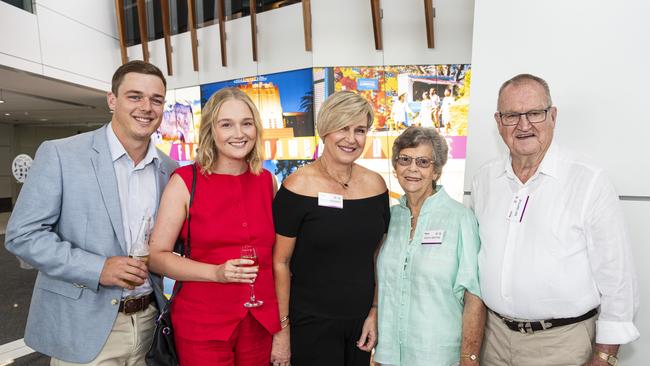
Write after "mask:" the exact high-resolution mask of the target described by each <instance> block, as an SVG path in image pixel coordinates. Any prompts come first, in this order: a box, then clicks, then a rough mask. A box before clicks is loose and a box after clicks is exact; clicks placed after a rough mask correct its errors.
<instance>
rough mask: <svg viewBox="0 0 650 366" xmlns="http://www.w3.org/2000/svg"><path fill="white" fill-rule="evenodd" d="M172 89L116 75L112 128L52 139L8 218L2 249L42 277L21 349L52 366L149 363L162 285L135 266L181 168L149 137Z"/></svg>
mask: <svg viewBox="0 0 650 366" xmlns="http://www.w3.org/2000/svg"><path fill="white" fill-rule="evenodd" d="M165 92H166V82H165V77H164V76H163V74H162V72H161V71H160V70H159V69H158V68H157V67H155V66H154V65H151V64H149V63H146V62H142V61H131V62H129V63H126V64H124V65H122V66H121V67H120V68H118V69H117V71H116V72H115V74H114V75H113V81H112V88H111V92H109V93H108V98H107V99H108V105H109V107H110V109H111V111H112V113H113V117H112V119H111V122H110V123H109V124H108V125H106V126H104V127H102V128H99V129H98V130H95V131H92V132H88V133H84V134H80V135H76V136H73V137H69V138H65V139H60V140H53V141H46V142H44V143H43V144H41V146H40V147H39V149H38V151H37V152H36V159H35V160H34V164H33V166H32V168H31V170H30V172H29V177H28V178H27V181H26V182H25V185H24V186H23V188H22V191H21V193H20V196H19V197H18V200H17V202H16V206H15V208H14V211H13V213H12V215H11V218H10V220H9V224H8V226H7V233H6V242H5V246H6V247H7V250H9V251H10V252H12V253H14V254H15V255H17V256H18V257H20V258H22V259H23V260H24V261H26V262H28V263H29V264H31V265H32V266H34V267H35V268H37V269H38V271H39V272H38V277H37V279H36V284H35V286H34V293H33V296H32V303H31V306H30V310H29V317H28V319H27V329H26V330H25V343H26V344H27V345H28V346H30V347H31V348H33V349H35V350H37V351H39V352H41V353H44V354H46V355H49V356H51V357H52V362H51V364H52V365H67V364H68V363H75V364H87V365H97V364H100V363H102V364H103V363H104V362H105V363H107V364H111V365H113V364H114V365H143V364H144V355H145V354H146V352H147V350H148V348H149V346H150V344H151V340H152V335H153V329H154V321H155V317H156V315H157V313H158V310H157V306H156V301H158V302H159V303H160V301H162V297H161V296H162V294H160V293H158V292H159V291H158V290H157V291H156V292H154V291H153V290H154V289H158V288H160V281H161V279H160V278H159V277H157V276H154V275H152V274H150V273H149V272H148V270H147V266H146V264H145V263H144V262H141V261H139V260H137V259H134V258H129V256H128V255H129V252H130V248H131V245H132V243H133V242H134V240H135V237H136V236H137V232H138V229H139V227H140V224H141V223H142V221H143V218H145V217H154V216H155V213H156V209H157V206H158V202H159V198H160V195H161V193H162V191H163V189H164V187H165V185H166V184H167V180H168V178H169V175H170V174H171V173H172V172H173V170H174V169H175V167H176V163H175V162H174V161H172V160H171V159H169V158H168V157H167V156H166V155H165V154H164V153H162V152H161V151H159V150H158V149H156V147H155V146H154V144H153V142H151V139H150V136H151V135H152V133H153V132H154V131H156V129H157V128H158V126H159V125H160V122H161V120H162V116H163V108H164V104H165Z"/></svg>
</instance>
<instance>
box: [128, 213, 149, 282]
mask: <svg viewBox="0 0 650 366" xmlns="http://www.w3.org/2000/svg"><path fill="white" fill-rule="evenodd" d="M151 223H152V217H151V216H148V215H145V216H143V217H142V221H141V222H140V229H139V230H138V235H137V236H136V237H135V240H133V242H132V243H131V249H130V250H129V257H131V258H134V259H137V260H139V261H142V262H144V264H146V265H147V266H148V265H149V236H150V235H151ZM126 283H128V284H129V285H131V286H138V285H137V284H136V283H135V282H132V281H128V280H127V281H126Z"/></svg>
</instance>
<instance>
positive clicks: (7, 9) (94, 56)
mask: <svg viewBox="0 0 650 366" xmlns="http://www.w3.org/2000/svg"><path fill="white" fill-rule="evenodd" d="M114 4H115V3H114V1H112V0H86V1H84V0H66V1H60V0H36V1H35V7H34V12H35V14H31V13H29V12H26V11H23V10H21V9H18V8H16V7H14V6H11V5H8V4H6V3H0V34H2V35H3V36H2V37H0V65H4V66H8V67H12V68H15V69H19V70H25V71H29V72H32V73H35V74H41V75H45V76H48V77H53V78H56V79H61V80H65V81H68V82H72V83H75V84H80V85H84V86H88V87H91V88H96V89H100V90H108V89H110V80H111V76H112V74H113V71H114V70H115V68H117V67H118V66H119V65H120V62H121V60H120V52H119V42H118V40H117V36H116V32H117V27H116V25H115V24H116V20H115V5H114Z"/></svg>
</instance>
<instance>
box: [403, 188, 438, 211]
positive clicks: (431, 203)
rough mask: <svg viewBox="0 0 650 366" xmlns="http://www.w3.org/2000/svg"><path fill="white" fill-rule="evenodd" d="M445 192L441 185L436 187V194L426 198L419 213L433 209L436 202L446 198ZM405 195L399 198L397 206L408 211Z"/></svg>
mask: <svg viewBox="0 0 650 366" xmlns="http://www.w3.org/2000/svg"><path fill="white" fill-rule="evenodd" d="M447 196H448V195H447V192H446V191H445V188H444V187H443V186H441V185H437V186H436V193H434V194H432V195H431V196H429V197H427V199H426V200H424V203H423V204H422V208H421V209H420V213H422V212H425V211H427V210H429V208H431V207H433V206H434V205H435V204H436V202H438V201H440V200H442V199H443V197H447ZM407 201H408V200H407V198H406V195H405V194H403V195H402V197H400V198H399V205H400V206H402V207H404V208H406V209H407V210H409V207H408V204H407V203H408V202H407Z"/></svg>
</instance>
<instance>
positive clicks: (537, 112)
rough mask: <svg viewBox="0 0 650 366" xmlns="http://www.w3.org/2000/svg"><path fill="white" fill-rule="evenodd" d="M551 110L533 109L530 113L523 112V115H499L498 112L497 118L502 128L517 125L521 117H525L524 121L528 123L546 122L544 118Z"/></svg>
mask: <svg viewBox="0 0 650 366" xmlns="http://www.w3.org/2000/svg"><path fill="white" fill-rule="evenodd" d="M550 109H551V107H550V106H549V107H547V108H546V109H533V110H532V111H528V112H523V113H516V112H512V113H501V112H499V118H500V119H501V123H502V124H503V125H504V126H515V125H517V124H519V121H520V120H521V116H526V119H527V120H528V122H530V123H540V122H544V121H546V116H547V114H548V111H549V110H550Z"/></svg>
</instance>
